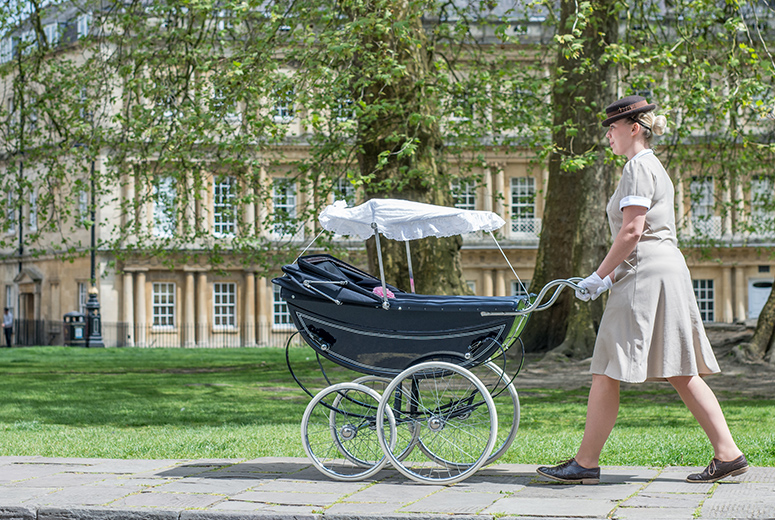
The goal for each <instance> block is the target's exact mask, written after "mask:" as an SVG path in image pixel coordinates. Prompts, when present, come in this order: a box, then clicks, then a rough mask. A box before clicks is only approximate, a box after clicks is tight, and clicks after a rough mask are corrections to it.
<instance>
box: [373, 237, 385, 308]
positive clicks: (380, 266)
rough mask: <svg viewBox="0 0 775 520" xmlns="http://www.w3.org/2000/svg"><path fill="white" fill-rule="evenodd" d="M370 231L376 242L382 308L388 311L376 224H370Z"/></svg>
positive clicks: (383, 269)
mask: <svg viewBox="0 0 775 520" xmlns="http://www.w3.org/2000/svg"><path fill="white" fill-rule="evenodd" d="M371 229H373V230H374V238H375V239H376V241H377V261H378V262H379V279H380V280H381V281H382V308H383V309H385V310H388V309H389V308H390V302H388V297H387V294H388V292H387V284H386V283H385V266H384V265H383V264H382V247H381V246H380V245H379V229H378V228H377V223H376V222H372V223H371Z"/></svg>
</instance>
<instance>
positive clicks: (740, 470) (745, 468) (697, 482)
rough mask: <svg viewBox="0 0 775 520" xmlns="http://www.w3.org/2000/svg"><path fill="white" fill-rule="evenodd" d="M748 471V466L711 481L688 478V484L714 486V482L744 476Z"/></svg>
mask: <svg viewBox="0 0 775 520" xmlns="http://www.w3.org/2000/svg"><path fill="white" fill-rule="evenodd" d="M746 471H748V466H746V467H744V468H740V469H736V470H734V471H730V472H729V473H727V474H725V475H721V476H720V477H718V478H714V479H710V480H689V478H687V479H686V482H689V483H691V484H712V483H714V482H718V481H719V480H724V479H725V478H729V477H736V476H738V475H742V474H743V473H745V472H746Z"/></svg>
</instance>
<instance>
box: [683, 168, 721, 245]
mask: <svg viewBox="0 0 775 520" xmlns="http://www.w3.org/2000/svg"><path fill="white" fill-rule="evenodd" d="M690 193H691V198H692V200H691V204H692V205H691V208H692V209H691V212H692V229H693V230H694V232H695V233H696V234H698V235H704V236H708V237H718V236H721V217H717V216H715V215H714V213H715V211H714V207H715V197H714V187H713V179H712V178H711V179H694V180H693V181H692V183H691V185H690Z"/></svg>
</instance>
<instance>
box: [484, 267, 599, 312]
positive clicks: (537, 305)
mask: <svg viewBox="0 0 775 520" xmlns="http://www.w3.org/2000/svg"><path fill="white" fill-rule="evenodd" d="M581 280H583V278H580V277H573V278H568V279H567V280H562V279H560V280H553V281H551V282H549V283H548V284H546V285H544V287H543V289H541V290H540V291H539V292H538V296H536V297H535V299H534V300H533V303H531V304H530V305H528V306H527V307H525V308H524V309H519V310H516V311H512V312H482V313H481V315H482V316H493V315H496V314H497V315H500V316H525V315H527V314H530V313H531V312H533V311H543V310H546V309H548V308H549V307H551V306H552V305H553V304H554V302H555V301H557V298H559V297H560V293H561V292H562V290H563V289H564V288H565V287H570V288H571V289H573V290H574V291H576V290H581V291H582V292H586V289H584V288H583V287H580V286H579V285H577V284H578V282H580V281H581ZM552 289H554V292H553V293H552V295H551V296H550V297H549V300H548V301H547V302H546V303H541V302H542V301H544V298H545V297H546V295H547V293H548V292H549V291H550V290H552Z"/></svg>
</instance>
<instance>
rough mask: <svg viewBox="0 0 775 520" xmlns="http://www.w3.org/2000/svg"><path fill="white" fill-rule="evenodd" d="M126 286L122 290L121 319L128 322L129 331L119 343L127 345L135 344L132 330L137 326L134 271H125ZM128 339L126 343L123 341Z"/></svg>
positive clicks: (132, 345)
mask: <svg viewBox="0 0 775 520" xmlns="http://www.w3.org/2000/svg"><path fill="white" fill-rule="evenodd" d="M123 278H124V287H123V291H122V297H123V298H122V299H123V301H122V309H121V310H122V311H123V314H122V316H121V321H122V322H124V323H126V327H127V333H126V334H125V337H124V338H121V340H119V345H121V344H126V346H127V347H134V346H135V339H136V338H135V335H134V334H133V333H132V332H131V331H132V329H133V328H134V326H135V298H134V296H135V295H134V291H135V289H134V283H133V282H134V277H133V275H132V273H126V272H125V273H124V276H123ZM124 341H126V343H123V342H124Z"/></svg>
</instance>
